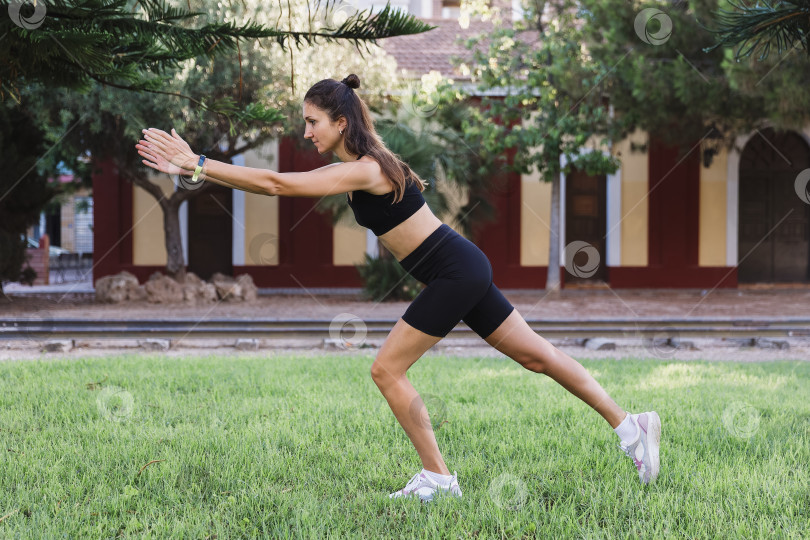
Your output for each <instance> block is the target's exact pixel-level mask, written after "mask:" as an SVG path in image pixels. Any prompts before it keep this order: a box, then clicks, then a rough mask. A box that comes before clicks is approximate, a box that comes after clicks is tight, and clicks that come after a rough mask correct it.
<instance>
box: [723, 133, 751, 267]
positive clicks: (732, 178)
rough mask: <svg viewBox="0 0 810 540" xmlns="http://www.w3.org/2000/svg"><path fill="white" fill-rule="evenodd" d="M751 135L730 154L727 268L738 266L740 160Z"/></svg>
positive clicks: (737, 142) (727, 177)
mask: <svg viewBox="0 0 810 540" xmlns="http://www.w3.org/2000/svg"><path fill="white" fill-rule="evenodd" d="M750 138H751V135H750V134H748V135H741V136H739V137H737V140H736V141H734V147H733V148H732V149H731V150H730V151H729V153H728V169H727V170H728V172H727V176H726V266H737V260H738V258H739V254H738V253H737V250H738V247H739V224H740V216H739V209H740V203H739V201H740V158H741V157H742V156H741V151H742V150H743V148H745V145H746V143H747V142H748V140H749V139H750Z"/></svg>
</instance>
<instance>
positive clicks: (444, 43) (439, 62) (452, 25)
mask: <svg viewBox="0 0 810 540" xmlns="http://www.w3.org/2000/svg"><path fill="white" fill-rule="evenodd" d="M422 20H423V21H425V22H426V23H428V24H430V25H431V26H437V27H438V28H434V29H433V30H428V31H427V32H422V33H421V34H412V35H408V36H397V37H393V38H387V39H383V40H380V41H379V43H380V45H381V46H382V47H383V49H385V51H386V52H387V53H388V54H390V55H392V56H393V57H394V58H395V59H396V61H397V64H398V65H399V68H400V69H404V70H406V72H407V74H408V75H409V76H412V77H421V76H422V75H423V74H425V73H428V72H429V71H431V70H436V71H439V72H441V74H442V75H443V76H445V77H451V78H453V79H455V80H469V79H470V76H469V74H467V75H462V74H461V73H460V72H459V71H458V69H457V68H454V66H453V63H452V62H451V57H453V56H458V57H461V58H463V59H465V60H466V61H468V62H469V60H470V59H471V58H472V51H470V50H468V49H466V48H464V45H461V44H457V43H456V40H457V38H471V37H475V36H477V35H480V34H482V33H485V32H490V31H491V30H492V29H493V24H492V23H491V22H489V21H487V22H484V21H472V20H471V21H470V25H469V27H467V28H462V27H461V26H459V24H458V20H456V19H422ZM526 37H529V36H526ZM524 39H525V38H524ZM476 48H477V50H482V51H486V50H487V48H488V41H487V40H481V41H480V42H479V43H478V44H477V47H476Z"/></svg>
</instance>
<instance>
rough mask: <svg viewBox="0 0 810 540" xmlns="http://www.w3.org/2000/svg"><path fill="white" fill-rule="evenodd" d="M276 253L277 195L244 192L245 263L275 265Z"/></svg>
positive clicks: (276, 260)
mask: <svg viewBox="0 0 810 540" xmlns="http://www.w3.org/2000/svg"><path fill="white" fill-rule="evenodd" d="M245 166H246V167H255V166H256V165H247V164H246V165H245ZM234 227H238V225H236V224H234ZM278 254H279V248H278V197H267V196H266V195H257V194H256V193H247V192H246V193H245V265H246V266H275V265H277V264H278Z"/></svg>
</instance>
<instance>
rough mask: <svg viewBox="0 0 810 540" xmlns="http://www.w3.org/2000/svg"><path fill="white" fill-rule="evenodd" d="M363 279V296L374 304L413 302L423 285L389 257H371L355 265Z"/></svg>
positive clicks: (367, 256)
mask: <svg viewBox="0 0 810 540" xmlns="http://www.w3.org/2000/svg"><path fill="white" fill-rule="evenodd" d="M356 268H357V271H358V272H359V273H360V277H361V278H363V294H364V295H365V296H366V297H367V298H369V299H371V300H374V301H376V302H381V301H382V302H385V301H388V302H393V301H397V300H413V299H414V298H416V295H417V294H419V291H420V290H421V289H422V287H423V285H422V284H421V283H420V282H419V281H417V280H416V278H414V277H413V276H411V275H410V274H408V273H407V272H406V271H405V269H404V268H402V266H400V264H399V262H397V260H396V259H394V258H393V257H390V256H383V257H371V256H369V255H368V253H366V260H365V264H362V265H356Z"/></svg>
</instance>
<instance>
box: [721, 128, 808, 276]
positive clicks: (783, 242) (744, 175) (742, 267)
mask: <svg viewBox="0 0 810 540" xmlns="http://www.w3.org/2000/svg"><path fill="white" fill-rule="evenodd" d="M808 167H810V148H808V145H807V143H806V142H805V141H804V139H803V138H802V137H801V136H800V135H798V134H796V133H794V132H792V131H775V130H773V129H771V128H768V129H763V130H761V131H758V132H757V133H756V134H755V135H754V136H753V137H752V138H751V139H750V140H749V141H748V143H747V144H746V145H745V148H744V149H743V152H742V155H741V157H740V169H739V170H740V181H739V214H738V215H739V236H738V248H739V249H738V257H739V259H738V261H739V262H738V268H737V280H738V282H739V283H757V282H759V283H778V282H781V283H801V282H808V281H810V204H808V203H806V202H805V201H804V200H802V199H801V198H800V197H799V196H798V195H797V193H796V189H795V181H796V177H797V176H798V174H799V173H800V172H801V171H802V170H804V169H807V168H808Z"/></svg>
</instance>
